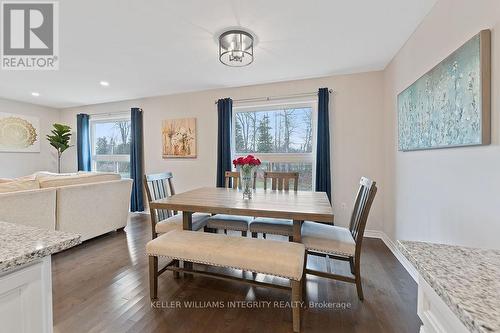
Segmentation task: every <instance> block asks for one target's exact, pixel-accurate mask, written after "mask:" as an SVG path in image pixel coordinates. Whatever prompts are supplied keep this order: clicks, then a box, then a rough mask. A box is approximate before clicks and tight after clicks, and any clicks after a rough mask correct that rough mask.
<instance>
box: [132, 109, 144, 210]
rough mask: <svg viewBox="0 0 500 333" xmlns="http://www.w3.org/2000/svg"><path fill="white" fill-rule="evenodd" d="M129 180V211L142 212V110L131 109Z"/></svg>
mask: <svg viewBox="0 0 500 333" xmlns="http://www.w3.org/2000/svg"><path fill="white" fill-rule="evenodd" d="M130 123H131V124H130V134H131V143H130V178H132V179H133V181H134V183H133V185H132V196H131V198H130V211H131V212H142V211H143V210H144V197H143V189H142V177H143V174H144V171H143V164H142V156H143V153H142V150H143V138H142V110H141V109H139V108H132V110H131V114H130Z"/></svg>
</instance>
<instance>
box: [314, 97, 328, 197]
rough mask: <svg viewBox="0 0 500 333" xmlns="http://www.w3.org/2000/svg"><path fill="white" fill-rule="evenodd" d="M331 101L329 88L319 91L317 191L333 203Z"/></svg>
mask: <svg viewBox="0 0 500 333" xmlns="http://www.w3.org/2000/svg"><path fill="white" fill-rule="evenodd" d="M329 99H330V93H329V91H328V88H320V89H319V91H318V140H317V141H316V142H317V144H316V145H317V148H316V191H318V192H326V195H327V196H328V200H330V202H332V188H331V186H332V185H331V175H330V121H329V116H328V104H329Z"/></svg>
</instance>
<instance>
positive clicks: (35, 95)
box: [31, 91, 40, 97]
mask: <svg viewBox="0 0 500 333" xmlns="http://www.w3.org/2000/svg"><path fill="white" fill-rule="evenodd" d="M31 96H34V97H38V96H40V93H39V92H36V91H34V92H32V93H31Z"/></svg>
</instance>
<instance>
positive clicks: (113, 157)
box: [89, 112, 131, 173]
mask: <svg viewBox="0 0 500 333" xmlns="http://www.w3.org/2000/svg"><path fill="white" fill-rule="evenodd" d="M116 121H131V117H130V114H128V113H125V112H120V113H114V114H103V115H91V116H90V119H89V127H90V156H91V157H90V159H91V170H92V171H95V170H96V169H97V162H130V154H108V155H105V154H96V152H95V140H94V139H97V138H95V126H96V124H105V123H111V122H116ZM117 166H118V164H117ZM115 172H117V173H118V170H116V171H115Z"/></svg>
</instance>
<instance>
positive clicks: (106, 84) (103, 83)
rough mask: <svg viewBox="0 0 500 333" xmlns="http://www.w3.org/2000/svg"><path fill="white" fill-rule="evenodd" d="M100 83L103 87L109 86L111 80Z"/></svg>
mask: <svg viewBox="0 0 500 333" xmlns="http://www.w3.org/2000/svg"><path fill="white" fill-rule="evenodd" d="M99 84H100V85H101V86H103V87H109V82H108V81H101V82H99Z"/></svg>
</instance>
